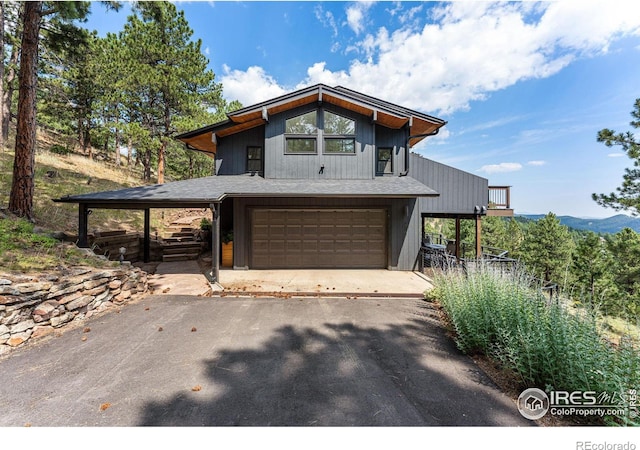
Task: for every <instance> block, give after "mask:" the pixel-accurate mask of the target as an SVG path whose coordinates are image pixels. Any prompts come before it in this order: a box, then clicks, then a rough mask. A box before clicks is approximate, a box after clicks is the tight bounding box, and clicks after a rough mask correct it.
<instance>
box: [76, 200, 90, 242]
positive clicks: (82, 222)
mask: <svg viewBox="0 0 640 450" xmlns="http://www.w3.org/2000/svg"><path fill="white" fill-rule="evenodd" d="M90 213H91V211H90V210H89V209H88V208H87V204H86V203H79V204H78V247H80V248H87V247H89V240H88V238H87V234H88V233H87V230H88V228H89V214H90Z"/></svg>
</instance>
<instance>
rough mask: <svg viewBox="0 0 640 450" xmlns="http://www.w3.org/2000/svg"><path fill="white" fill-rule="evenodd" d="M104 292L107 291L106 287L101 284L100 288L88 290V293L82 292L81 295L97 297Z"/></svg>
mask: <svg viewBox="0 0 640 450" xmlns="http://www.w3.org/2000/svg"><path fill="white" fill-rule="evenodd" d="M106 290H107V285H106V284H103V285H102V286H98V287H96V288H93V289H90V290H88V291H84V292H83V294H84V295H98V294H102V293H103V292H104V291H106Z"/></svg>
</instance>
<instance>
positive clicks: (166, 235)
mask: <svg viewBox="0 0 640 450" xmlns="http://www.w3.org/2000/svg"><path fill="white" fill-rule="evenodd" d="M193 235H194V233H193V231H180V232H175V233H163V234H162V236H163V237H164V238H165V239H166V238H186V237H190V238H192V237H193Z"/></svg>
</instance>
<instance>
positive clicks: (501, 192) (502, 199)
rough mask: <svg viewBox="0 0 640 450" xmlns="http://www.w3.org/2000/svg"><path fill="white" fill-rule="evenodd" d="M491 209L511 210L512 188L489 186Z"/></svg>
mask: <svg viewBox="0 0 640 450" xmlns="http://www.w3.org/2000/svg"><path fill="white" fill-rule="evenodd" d="M489 209H511V186H489Z"/></svg>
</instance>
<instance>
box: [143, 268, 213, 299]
mask: <svg viewBox="0 0 640 450" xmlns="http://www.w3.org/2000/svg"><path fill="white" fill-rule="evenodd" d="M148 282H149V290H150V291H151V293H152V294H159V295H162V294H167V295H195V296H198V297H202V296H208V295H210V294H211V285H210V284H209V282H208V281H207V279H206V278H205V276H204V274H203V273H202V271H201V270H200V266H199V265H198V262H197V261H175V262H163V263H160V264H158V267H156V270H155V273H154V274H153V275H149V278H148Z"/></svg>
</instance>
